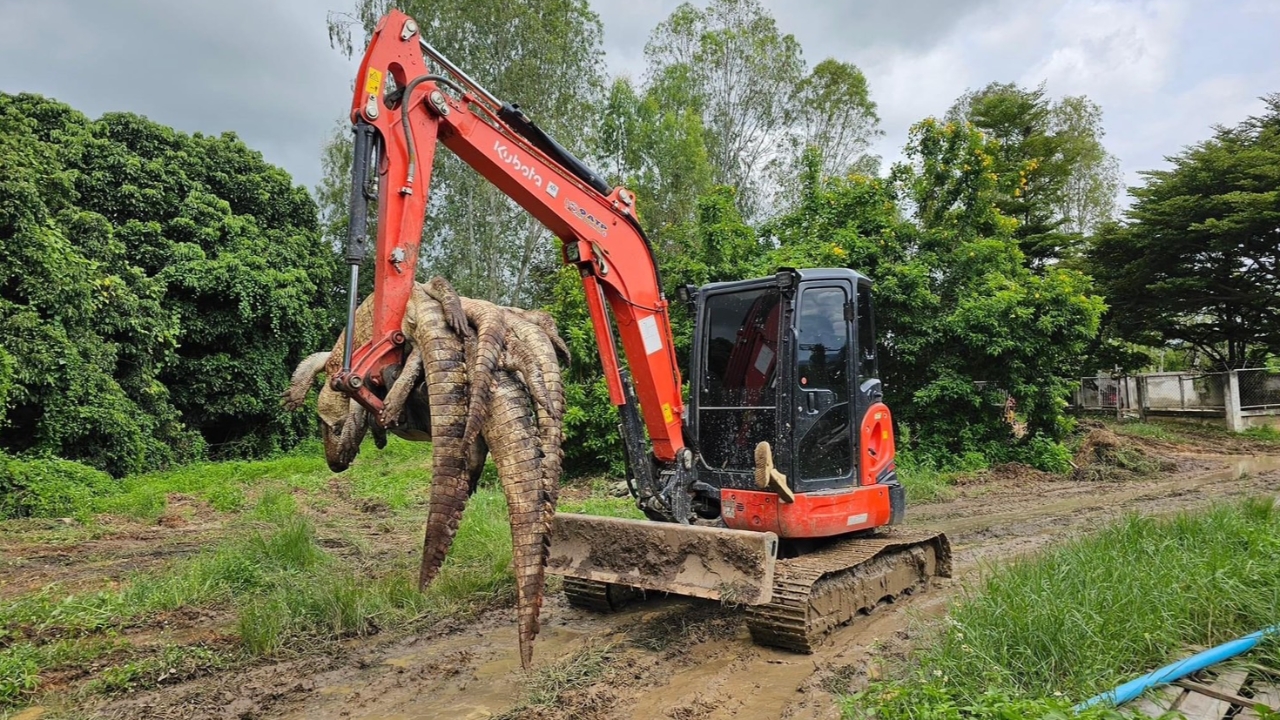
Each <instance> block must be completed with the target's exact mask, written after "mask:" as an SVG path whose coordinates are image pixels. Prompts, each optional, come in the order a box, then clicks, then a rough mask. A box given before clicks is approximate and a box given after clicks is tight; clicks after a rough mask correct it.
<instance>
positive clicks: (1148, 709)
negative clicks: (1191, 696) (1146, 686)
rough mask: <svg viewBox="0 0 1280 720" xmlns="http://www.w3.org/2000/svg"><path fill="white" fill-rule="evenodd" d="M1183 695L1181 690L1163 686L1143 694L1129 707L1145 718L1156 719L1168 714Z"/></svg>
mask: <svg viewBox="0 0 1280 720" xmlns="http://www.w3.org/2000/svg"><path fill="white" fill-rule="evenodd" d="M1183 694H1184V692H1183V690H1182V689H1181V688H1175V687H1171V686H1169V685H1165V686H1162V687H1158V688H1154V689H1152V690H1148V691H1147V692H1145V693H1143V694H1142V696H1141V697H1139V698H1138V699H1137V700H1134V701H1133V702H1132V703H1131V704H1130V705H1129V707H1131V708H1133V709H1134V710H1136V711H1138V712H1140V713H1142V714H1143V715H1146V716H1147V717H1153V718H1158V717H1160V716H1161V715H1163V714H1165V713H1167V712H1169V710H1170V709H1172V708H1175V707H1177V705H1178V701H1179V700H1181V699H1182V695H1183Z"/></svg>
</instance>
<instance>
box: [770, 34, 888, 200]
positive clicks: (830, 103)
mask: <svg viewBox="0 0 1280 720" xmlns="http://www.w3.org/2000/svg"><path fill="white" fill-rule="evenodd" d="M790 116H791V122H792V126H791V130H790V137H789V140H790V142H791V145H792V148H793V153H794V155H795V159H796V160H797V161H798V160H799V159H800V156H801V154H802V153H803V151H804V150H805V149H806V148H810V147H812V148H816V149H817V150H818V152H819V154H820V155H821V157H822V169H823V172H825V173H826V174H828V175H843V174H845V173H848V172H850V171H851V170H857V171H860V172H862V173H863V174H867V175H871V174H875V171H876V169H877V166H878V164H879V162H878V158H874V157H872V156H869V155H868V154H867V151H868V150H869V149H870V147H871V141H872V140H874V139H875V138H876V137H878V136H880V135H883V134H884V132H883V131H882V130H880V128H879V125H880V116H879V115H878V114H876V104H875V103H874V102H872V100H871V93H870V91H869V90H868V88H867V76H866V75H864V74H863V73H862V70H860V69H859V68H858V66H856V65H853V64H852V63H846V62H840V61H839V60H835V59H833V58H827V59H826V60H823V61H822V62H820V63H818V64H817V65H815V66H814V68H813V69H812V70H810V71H809V74H808V76H807V77H805V78H804V80H801V81H800V84H799V85H797V86H796V88H795V92H794V93H793V94H792V100H791V109H790ZM797 169H798V168H797ZM793 174H794V175H799V173H795V172H793Z"/></svg>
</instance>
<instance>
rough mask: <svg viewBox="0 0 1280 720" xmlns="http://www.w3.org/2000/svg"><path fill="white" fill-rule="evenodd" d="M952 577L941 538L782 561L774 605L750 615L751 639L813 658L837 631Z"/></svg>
mask: <svg viewBox="0 0 1280 720" xmlns="http://www.w3.org/2000/svg"><path fill="white" fill-rule="evenodd" d="M934 576H941V577H950V576H951V544H950V542H949V541H948V540H947V537H946V536H945V535H943V534H941V533H936V532H921V531H901V530H897V531H892V532H886V533H881V534H876V535H871V536H864V537H857V538H849V539H845V540H838V541H836V542H835V543H833V544H832V545H829V546H827V547H825V548H823V549H821V550H818V551H816V552H813V553H809V554H806V555H802V556H800V557H797V558H791V559H786V560H778V563H777V566H776V568H775V569H774V577H773V600H772V601H771V602H769V603H767V604H764V605H754V606H750V607H748V608H747V627H748V628H749V629H750V630H751V639H752V640H754V641H755V642H756V643H757V644H760V645H769V646H773V647H780V648H784V649H787V650H792V651H795V652H802V653H811V652H813V651H814V648H816V647H817V646H818V645H819V644H821V643H822V641H823V640H824V639H825V638H826V636H827V635H828V634H830V632H831V631H832V630H835V629H836V628H838V627H840V626H841V625H845V624H847V623H849V622H851V621H852V620H853V619H854V618H856V617H858V616H859V615H865V614H867V613H869V612H871V611H872V610H874V609H875V608H876V607H877V606H878V605H880V604H882V603H885V602H892V601H894V600H896V599H898V598H899V597H903V596H906V595H910V594H912V593H914V592H915V591H916V590H919V589H922V588H924V587H926V586H927V585H928V583H929V579H930V578H932V577H934Z"/></svg>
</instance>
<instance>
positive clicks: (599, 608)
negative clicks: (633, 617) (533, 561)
mask: <svg viewBox="0 0 1280 720" xmlns="http://www.w3.org/2000/svg"><path fill="white" fill-rule="evenodd" d="M642 592H643V591H640V590H637V589H635V588H632V587H627V586H626V585H618V584H616V583H606V582H599V581H597V580H584V579H582V578H573V577H566V578H565V579H564V598H565V600H567V601H568V602H569V604H570V605H572V606H573V607H576V608H582V609H583V610H592V611H594V612H601V613H608V612H613V611H614V610H621V609H622V608H623V606H625V605H627V604H628V603H629V602H631V601H632V600H633V599H634V598H636V597H638V596H640V595H641V594H642Z"/></svg>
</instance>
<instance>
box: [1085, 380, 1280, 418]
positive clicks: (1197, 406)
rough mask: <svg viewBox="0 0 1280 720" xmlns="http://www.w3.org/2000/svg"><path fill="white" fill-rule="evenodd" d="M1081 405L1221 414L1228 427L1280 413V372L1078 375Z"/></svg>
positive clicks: (1163, 412)
mask: <svg viewBox="0 0 1280 720" xmlns="http://www.w3.org/2000/svg"><path fill="white" fill-rule="evenodd" d="M1074 396H1075V397H1074V405H1075V407H1076V408H1077V409H1079V410H1086V411H1106V412H1111V413H1116V414H1125V413H1126V412H1131V413H1136V414H1137V415H1138V416H1140V417H1144V418H1145V417H1147V416H1148V415H1168V416H1179V415H1181V416H1187V417H1211V418H1224V419H1225V421H1226V424H1227V427H1228V428H1230V429H1232V430H1244V429H1245V428H1247V427H1250V426H1251V425H1258V424H1274V419H1275V418H1277V417H1280V372H1277V371H1273V370H1268V369H1266V368H1251V369H1246V370H1232V371H1230V372H1220V373H1202V372H1166V373H1146V374H1143V375H1126V376H1121V377H1106V376H1099V377H1086V378H1080V387H1079V388H1077V390H1076V391H1075V393H1074Z"/></svg>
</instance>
